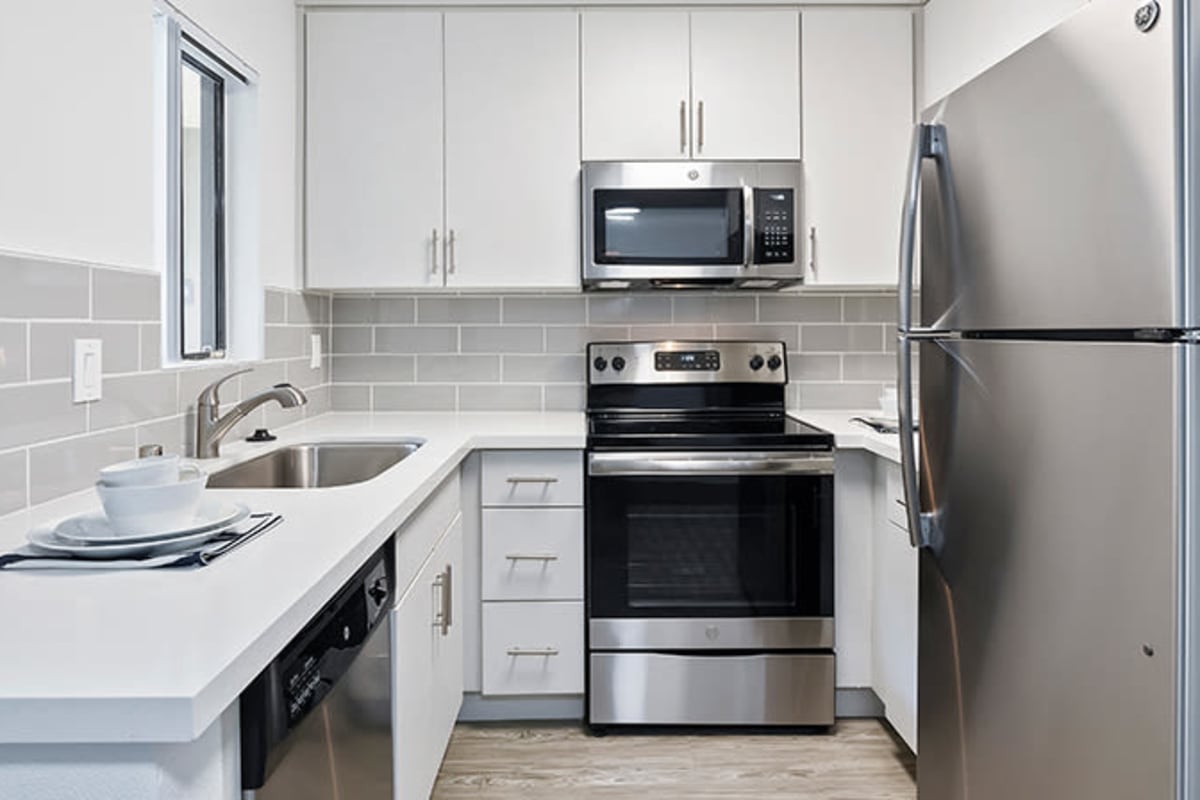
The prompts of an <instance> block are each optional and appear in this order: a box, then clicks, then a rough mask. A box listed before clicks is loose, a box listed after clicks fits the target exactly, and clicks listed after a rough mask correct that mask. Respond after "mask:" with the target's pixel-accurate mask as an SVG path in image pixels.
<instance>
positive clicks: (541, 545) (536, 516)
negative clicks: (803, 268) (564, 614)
mask: <svg viewBox="0 0 1200 800" xmlns="http://www.w3.org/2000/svg"><path fill="white" fill-rule="evenodd" d="M483 527H484V530H486V531H487V536H485V537H484V538H483V547H482V554H483V557H482V566H481V569H480V574H481V579H482V594H483V599H484V600H485V601H488V600H582V599H583V537H582V536H581V535H580V532H581V531H582V530H583V509H582V508H488V509H484V512H483Z"/></svg>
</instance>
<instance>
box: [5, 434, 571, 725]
mask: <svg viewBox="0 0 1200 800" xmlns="http://www.w3.org/2000/svg"><path fill="white" fill-rule="evenodd" d="M397 437H420V438H423V439H425V440H426V443H425V445H424V446H423V447H422V448H421V449H420V450H418V451H417V452H416V453H414V454H413V455H412V456H410V457H409V458H407V459H405V460H404V461H402V462H401V463H400V464H397V465H396V466H395V467H393V468H392V469H390V470H388V471H387V472H385V473H383V474H382V475H380V476H379V477H378V478H375V479H374V480H371V481H368V482H366V483H361V484H356V485H353V486H344V487H338V488H330V489H315V490H308V491H296V490H282V491H281V490H274V491H253V490H236V491H235V490H221V493H222V494H225V495H227V496H228V497H230V498H231V499H237V500H239V501H242V502H245V503H246V504H247V505H248V506H250V508H251V509H252V510H256V511H274V512H278V513H281V514H282V515H283V517H284V521H283V523H282V524H281V525H280V526H279V527H277V528H275V529H274V530H272V531H270V532H269V533H268V534H266V535H264V536H263V537H261V538H260V539H256V540H255V541H253V542H250V543H248V544H247V545H246V546H245V547H242V548H240V549H239V550H238V551H237V552H236V553H235V554H232V555H230V556H229V557H228V558H226V559H222V560H220V561H217V562H215V563H214V564H212V565H211V566H208V567H205V568H202V569H190V570H146V571H120V572H86V573H80V572H75V571H70V572H67V571H63V572H49V571H5V572H0V609H3V613H0V642H3V650H2V652H3V657H0V743H13V742H183V741H191V740H193V739H195V738H197V737H198V736H199V735H200V734H201V733H202V732H203V731H204V730H205V729H206V728H207V727H208V726H209V725H210V724H211V723H212V722H213V721H214V720H216V719H217V717H218V716H219V715H220V714H221V712H222V711H224V710H225V708H227V707H228V706H229V705H230V704H231V703H232V702H233V701H234V700H236V698H237V696H238V695H239V694H240V692H241V690H242V689H243V688H244V687H245V686H246V685H247V684H248V683H249V682H250V681H251V680H252V679H253V678H254V676H255V675H257V674H258V672H260V671H261V670H262V668H263V667H265V666H266V664H267V663H268V662H269V661H270V660H271V658H272V657H273V656H274V655H275V654H276V653H277V652H279V651H280V650H281V649H282V648H283V646H284V645H286V644H287V642H288V641H289V640H290V639H291V638H292V637H293V636H294V635H295V634H296V633H297V632H299V630H300V628H301V627H302V626H303V625H304V624H305V622H307V621H308V620H309V619H310V618H311V617H312V615H313V614H315V613H316V612H317V611H318V610H319V609H320V607H321V606H322V605H323V604H324V603H325V602H326V601H327V600H328V599H329V598H330V597H332V596H333V594H334V592H335V591H337V589H338V588H339V587H340V586H341V585H342V583H344V582H345V581H346V580H348V579H349V578H350V576H351V575H352V574H353V573H354V571H355V570H356V569H357V568H358V567H359V566H361V565H362V563H363V562H364V561H365V560H366V559H367V557H368V556H369V555H370V554H371V553H372V552H374V550H375V549H376V548H378V547H379V546H380V545H381V544H382V543H383V542H384V541H385V540H386V539H387V537H388V536H389V535H390V534H391V533H392V532H393V531H394V530H396V528H397V527H398V526H399V525H400V524H401V523H402V522H403V521H404V520H405V519H406V518H407V517H408V516H409V515H410V514H411V513H412V512H413V511H414V510H416V508H417V507H418V506H419V505H420V504H421V502H423V501H424V500H425V499H426V498H427V497H428V496H429V494H430V493H431V492H432V491H433V490H434V489H435V488H437V486H438V485H439V484H440V483H441V481H442V480H443V479H444V478H445V477H446V476H447V475H449V474H450V473H451V472H452V471H453V470H454V469H455V468H456V467H457V466H458V464H459V463H460V462H461V461H462V459H463V458H464V457H465V456H466V455H467V453H469V452H470V451H471V450H473V449H506V448H532V449H550V448H582V447H583V446H584V439H585V425H584V418H583V415H582V414H579V413H544V414H540V413H499V414H492V413H475V414H467V413H463V414H450V413H443V414H374V415H372V414H327V415H323V416H321V417H316V418H314V419H313V420H310V421H307V422H302V423H298V424H296V425H292V426H289V427H287V428H282V429H280V437H279V441H278V442H273V443H271V444H269V445H249V444H245V443H242V442H238V443H230V444H229V445H228V446H227V447H226V448H225V453H224V457H223V458H222V459H221V460H220V461H215V460H214V461H208V462H204V463H205V464H206V465H208V466H210V468H219V467H220V466H223V465H224V464H225V462H230V463H232V462H234V461H240V460H245V459H246V458H247V457H248V456H249V455H252V454H255V453H257V452H261V451H265V450H268V449H272V448H274V447H278V446H280V445H284V444H288V443H294V442H299V441H321V440H329V439H349V438H353V439H370V438H376V439H386V438H397ZM210 491H216V490H210ZM97 506H98V502H97V500H96V499H95V496H94V493H92V492H90V491H89V492H82V493H80V494H77V495H72V496H70V497H67V498H63V499H62V500H61V501H56V502H54V503H47V504H45V505H43V506H39V507H36V508H35V509H32V510H30V511H26V512H20V513H17V514H11V515H8V516H6V517H3V518H0V551H8V550H11V549H13V548H15V547H17V546H19V545H21V544H22V543H23V541H24V537H25V533H26V531H27V530H28V529H29V528H30V527H31V526H32V525H35V524H39V523H42V522H46V521H50V520H54V519H57V518H61V517H63V516H67V515H70V514H73V513H78V512H81V511H88V510H93V509H95V508H97Z"/></svg>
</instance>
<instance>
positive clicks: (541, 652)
mask: <svg viewBox="0 0 1200 800" xmlns="http://www.w3.org/2000/svg"><path fill="white" fill-rule="evenodd" d="M508 654H509V655H510V656H543V657H546V658H548V657H550V656H556V655H558V648H557V647H510V648H508Z"/></svg>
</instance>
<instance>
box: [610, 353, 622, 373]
mask: <svg viewBox="0 0 1200 800" xmlns="http://www.w3.org/2000/svg"><path fill="white" fill-rule="evenodd" d="M612 365H613V369H615V370H616V371H617V372H620V371H621V370H623V369H625V359H623V358H621V357H620V356H617V357H616V358H614V359H613V360H612Z"/></svg>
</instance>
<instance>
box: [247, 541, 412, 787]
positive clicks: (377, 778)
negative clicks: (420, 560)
mask: <svg viewBox="0 0 1200 800" xmlns="http://www.w3.org/2000/svg"><path fill="white" fill-rule="evenodd" d="M393 556H394V542H393V540H391V539H389V540H388V542H387V544H385V545H384V546H383V547H382V548H380V550H379V551H378V552H376V553H375V555H373V556H372V557H371V558H370V559H369V560H368V561H367V563H366V564H365V565H363V567H362V568H361V569H359V570H358V571H357V572H356V573H355V574H354V577H353V578H351V579H350V580H349V581H348V582H347V583H346V584H345V585H344V586H343V587H342V588H341V589H340V590H339V591H338V593H337V594H336V595H335V596H334V598H333V599H332V600H330V601H329V602H328V603H326V604H325V606H324V607H323V608H322V609H321V611H320V612H318V613H317V615H316V616H314V617H313V619H312V620H311V621H310V622H309V623H308V624H307V625H305V626H304V628H303V630H301V631H300V633H298V634H297V635H296V637H295V638H294V639H293V640H292V641H291V642H290V643H289V644H288V645H287V647H285V648H284V649H283V651H282V652H281V653H280V654H279V655H278V656H277V657H276V658H275V660H274V661H272V662H271V663H270V664H269V665H268V666H267V668H266V669H264V670H263V671H262V672H261V673H260V674H259V676H258V677H257V678H255V680H254V681H253V682H252V683H251V684H250V686H248V687H247V688H246V690H245V691H244V692H242V695H241V759H242V790H243V797H244V798H246V800H376V798H378V800H391V798H392V783H393V782H392V689H391V684H392V667H391V653H392V631H391V614H390V612H391V609H392V606H393V605H394V594H395V585H394V584H395V579H394V576H393V564H394V557H393Z"/></svg>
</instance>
